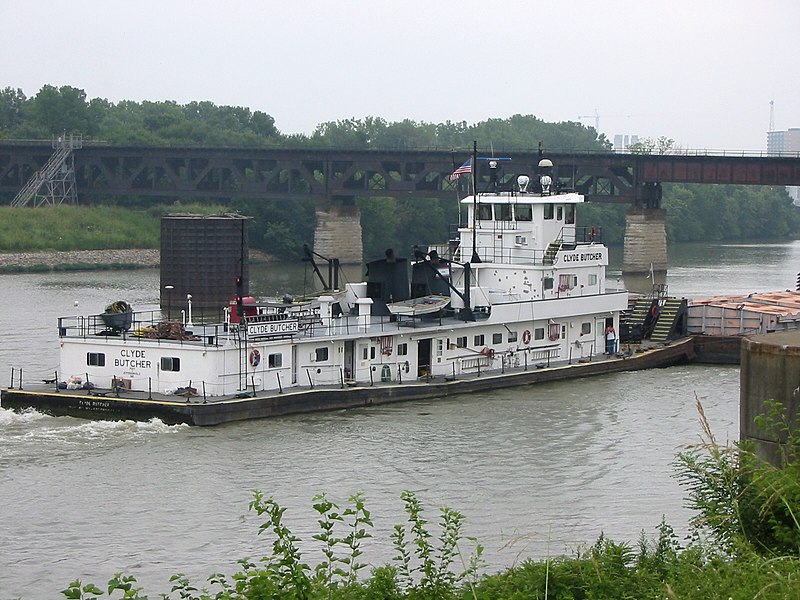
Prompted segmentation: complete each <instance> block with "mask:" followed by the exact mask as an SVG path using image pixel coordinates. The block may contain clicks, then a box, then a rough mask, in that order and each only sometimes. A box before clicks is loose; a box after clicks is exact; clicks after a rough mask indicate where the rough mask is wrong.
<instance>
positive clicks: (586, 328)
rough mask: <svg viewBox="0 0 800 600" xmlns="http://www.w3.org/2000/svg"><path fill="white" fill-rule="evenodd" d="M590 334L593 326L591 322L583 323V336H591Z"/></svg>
mask: <svg viewBox="0 0 800 600" xmlns="http://www.w3.org/2000/svg"><path fill="white" fill-rule="evenodd" d="M590 333H592V324H591V323H590V322H589V321H587V322H586V323H581V335H589V334H590Z"/></svg>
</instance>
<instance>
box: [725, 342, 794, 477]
mask: <svg viewBox="0 0 800 600" xmlns="http://www.w3.org/2000/svg"><path fill="white" fill-rule="evenodd" d="M799 399H800V331H787V332H779V333H768V334H764V335H755V336H752V337H748V338H745V339H744V340H743V341H742V354H741V369H740V389H739V432H740V437H741V439H742V440H752V441H753V442H754V443H755V444H756V450H757V452H758V453H759V455H760V456H762V457H763V458H765V459H767V460H769V461H770V462H772V463H773V464H776V465H777V464H780V462H781V461H780V453H779V447H778V442H779V441H782V440H779V439H778V437H777V435H776V434H775V433H773V432H767V431H764V430H763V429H761V428H759V427H758V426H757V425H756V422H755V418H756V417H757V416H759V415H762V414H765V413H766V408H765V406H764V403H765V401H767V400H774V401H776V402H780V403H781V404H782V405H783V407H784V409H785V410H786V415H787V417H788V418H789V422H790V423H793V427H794V428H795V430H796V428H798V427H800V422H799V421H798V417H799V416H800V415H799V414H798V405H800V402H798V400H799Z"/></svg>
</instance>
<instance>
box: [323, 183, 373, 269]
mask: <svg viewBox="0 0 800 600" xmlns="http://www.w3.org/2000/svg"><path fill="white" fill-rule="evenodd" d="M314 252H316V253H318V254H321V255H322V256H326V257H328V258H338V259H339V263H340V264H343V265H348V264H349V265H353V264H357V265H360V264H362V263H363V261H364V250H363V246H362V241H361V211H360V210H359V209H358V205H357V204H356V201H355V197H354V196H330V197H329V198H328V200H327V201H326V202H324V203H320V204H318V205H317V228H316V230H315V231H314Z"/></svg>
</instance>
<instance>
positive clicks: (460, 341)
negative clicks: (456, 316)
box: [456, 336, 467, 348]
mask: <svg viewBox="0 0 800 600" xmlns="http://www.w3.org/2000/svg"><path fill="white" fill-rule="evenodd" d="M466 347H467V336H462V337H457V338H456V348H466Z"/></svg>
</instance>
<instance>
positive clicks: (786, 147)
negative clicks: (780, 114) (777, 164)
mask: <svg viewBox="0 0 800 600" xmlns="http://www.w3.org/2000/svg"><path fill="white" fill-rule="evenodd" d="M785 152H800V127H792V128H790V129H789V130H788V131H768V132H767V154H769V155H771V156H778V155H780V154H783V153H785Z"/></svg>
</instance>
